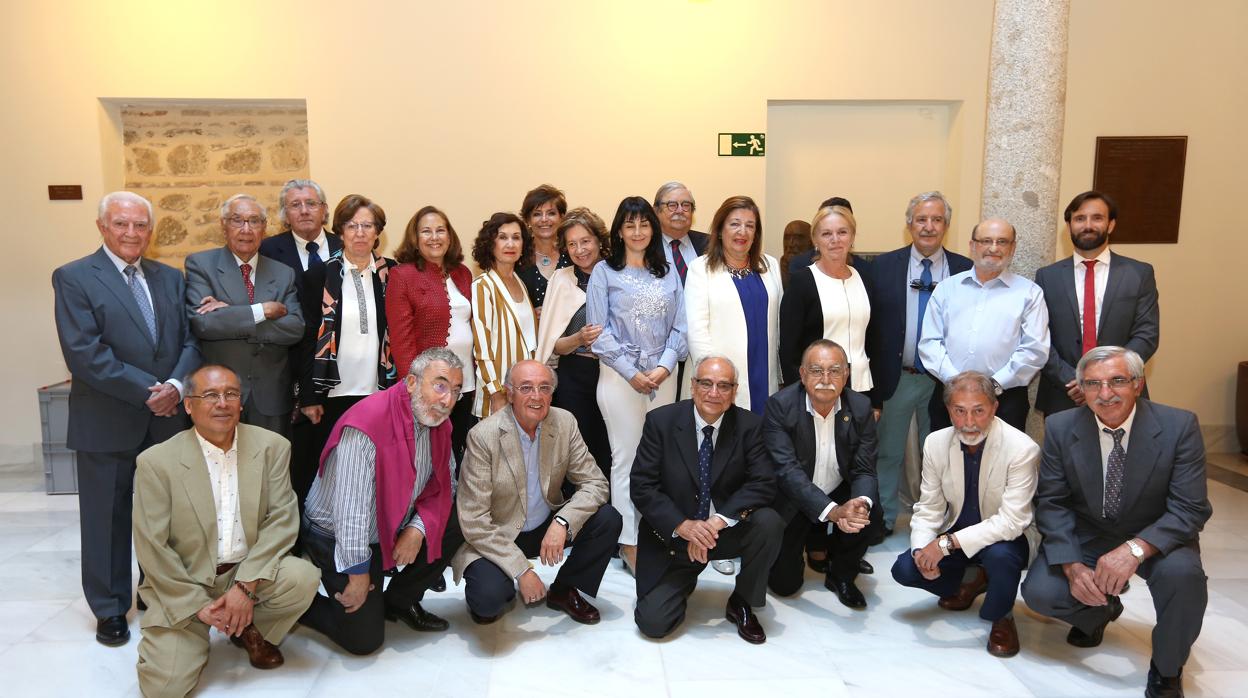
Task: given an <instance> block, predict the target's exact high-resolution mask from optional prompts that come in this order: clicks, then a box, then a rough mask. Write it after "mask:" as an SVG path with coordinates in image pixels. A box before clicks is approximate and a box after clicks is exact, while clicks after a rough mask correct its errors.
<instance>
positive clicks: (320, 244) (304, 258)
mask: <svg viewBox="0 0 1248 698" xmlns="http://www.w3.org/2000/svg"><path fill="white" fill-rule="evenodd" d="M290 236H291V237H293V238H294V239H295V252H298V253H299V263H300V264H302V265H303V270H304V271H307V270H308V243H309V242H315V243H316V244H317V248H316V256H317V257H320V258H321V262H322V263H324V262H328V261H329V238H327V237H325V229H324V228H321V231H320V232H319V233H317V235H316V239H315V240H304V239H303V238H301V237H299V236H298V235H296V234H295V232H294V231H291V233H290Z"/></svg>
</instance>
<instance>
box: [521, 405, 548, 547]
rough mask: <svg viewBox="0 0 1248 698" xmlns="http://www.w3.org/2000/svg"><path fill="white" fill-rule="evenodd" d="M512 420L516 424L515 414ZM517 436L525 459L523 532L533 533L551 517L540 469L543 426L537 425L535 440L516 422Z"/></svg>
mask: <svg viewBox="0 0 1248 698" xmlns="http://www.w3.org/2000/svg"><path fill="white" fill-rule="evenodd" d="M511 420H512V421H513V422H515V420H516V417H515V415H514V414H513V415H512V417H511ZM516 435H517V436H519V437H520V454H521V455H522V456H523V457H524V472H525V479H524V492H525V496H526V497H527V502H528V507H527V508H526V510H525V511H526V513H525V517H524V528H523V529H521V530H523V531H532V530H533V529H535V528H537V527H538V526H541V525H542V524H543V523H545V522H546V519H547V518H548V517H549V516H550V505H549V504H547V503H546V495H544V494H543V493H542V473H541V470H539V469H538V463H539V458H540V453H539V452H540V450H541V443H540V442H541V440H542V425H541V424H538V425H537V431H536V432H534V434H533V438H531V439H530V438H529V435H528V433H527V432H525V430H524V427H522V426H520V422H516Z"/></svg>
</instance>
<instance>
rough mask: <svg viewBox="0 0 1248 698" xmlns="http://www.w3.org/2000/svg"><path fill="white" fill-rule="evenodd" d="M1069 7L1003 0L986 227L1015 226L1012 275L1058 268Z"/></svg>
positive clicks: (994, 61)
mask: <svg viewBox="0 0 1248 698" xmlns="http://www.w3.org/2000/svg"><path fill="white" fill-rule="evenodd" d="M1069 14H1070V2H1069V0H996V7H995V9H994V11H993V21H992V24H993V26H992V57H991V60H990V64H989V77H988V119H987V126H986V133H985V136H984V187H983V195H982V198H981V201H982V204H981V220H982V219H983V218H990V217H1000V218H1005V219H1006V220H1008V221H1010V222H1011V223H1013V224H1014V227H1015V229H1016V230H1017V232H1018V244H1017V245H1016V249H1015V253H1014V264H1013V265H1012V266H1011V269H1012V270H1013V271H1014V272H1015V273H1018V274H1022V275H1025V276H1027V277H1028V278H1031V277H1034V276H1035V273H1036V270H1037V269H1039V268H1040V267H1042V266H1044V265H1046V264H1049V263H1051V262H1052V261H1053V252H1054V239H1055V238H1054V234H1055V233H1056V231H1057V229H1058V221H1059V218H1058V215H1057V207H1058V202H1057V192H1058V185H1059V183H1060V180H1061V170H1062V130H1063V127H1064V120H1065V109H1066V25H1067V19H1068V17H1069Z"/></svg>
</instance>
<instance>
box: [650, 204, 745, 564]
mask: <svg viewBox="0 0 1248 698" xmlns="http://www.w3.org/2000/svg"><path fill="white" fill-rule="evenodd" d="M696 209H697V203H696V202H695V201H694V200H693V194H692V193H691V192H690V191H689V188H688V187H686V186H685V185H684V184H682V183H680V182H667V183H665V184H664V185H663V186H661V187H659V190H658V191H657V192H655V193H654V212H655V213H656V214H657V215H658V217H659V227H660V228H661V229H662V231H663V251H664V252H665V253H666V254H667V256H668V259H670V260H671V263H672V269H674V270H675V271H676V274H677V275H678V276H680V283H681V284H682V285H683V284H684V283H685V276H686V274H687V272H688V270H689V263H690V262H692V261H693V260H695V259H697V258H698V257H700V256H702V255H704V254H706V246H707V244H708V243H709V242H710V236H708V235H707V234H706V233H703V232H699V231H697V230H693V229H692V228H693V212H694V211H695V210H696ZM687 363H688V362H687V361H681V362H680V363H678V364H677V365H676V376H675V379H676V399H677V400H684V399H686V398H688V397H689V394H688V391H689V389H688V387H686V386H687V384H686V382H685V374H686V372H687V369H688V366H686V364H687ZM725 564H726V565H727V567H726V568H725V569H728V572H727V574H732V570H731V569H730V568H731V565H732V561H731V560H727V561H725Z"/></svg>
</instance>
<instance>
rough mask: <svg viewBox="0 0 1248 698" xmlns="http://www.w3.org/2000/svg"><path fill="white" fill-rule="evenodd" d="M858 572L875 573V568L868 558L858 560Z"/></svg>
mask: <svg viewBox="0 0 1248 698" xmlns="http://www.w3.org/2000/svg"><path fill="white" fill-rule="evenodd" d="M858 574H875V568H874V567H872V566H871V563H870V562H867V561H866V559H862V560H859V561H858Z"/></svg>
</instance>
